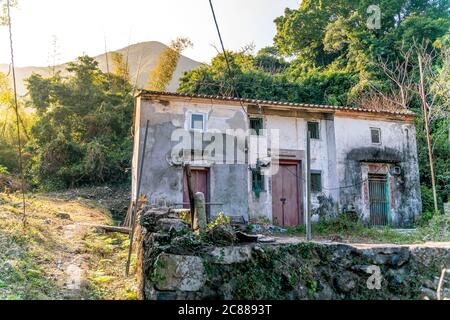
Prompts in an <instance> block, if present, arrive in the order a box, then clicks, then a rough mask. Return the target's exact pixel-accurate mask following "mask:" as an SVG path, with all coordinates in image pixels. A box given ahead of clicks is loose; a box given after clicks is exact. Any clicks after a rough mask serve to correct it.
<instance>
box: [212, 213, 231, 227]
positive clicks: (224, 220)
mask: <svg viewBox="0 0 450 320" xmlns="http://www.w3.org/2000/svg"><path fill="white" fill-rule="evenodd" d="M230 223H231V219H230V217H229V216H226V215H225V213H224V212H218V213H217V215H216V217H215V218H214V220H213V221H211V222H210V223H208V225H207V229H208V230H211V229H212V228H214V227H215V226H218V225H220V224H225V225H227V224H230Z"/></svg>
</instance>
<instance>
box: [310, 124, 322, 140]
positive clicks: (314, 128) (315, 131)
mask: <svg viewBox="0 0 450 320" xmlns="http://www.w3.org/2000/svg"><path fill="white" fill-rule="evenodd" d="M308 132H310V134H311V136H310V137H311V139H320V130H319V122H317V121H308Z"/></svg>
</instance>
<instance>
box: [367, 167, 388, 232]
mask: <svg viewBox="0 0 450 320" xmlns="http://www.w3.org/2000/svg"><path fill="white" fill-rule="evenodd" d="M369 202H370V224H371V225H372V226H387V225H389V224H390V222H391V221H390V218H391V217H390V210H389V207H390V204H389V186H388V183H387V176H386V175H385V174H369Z"/></svg>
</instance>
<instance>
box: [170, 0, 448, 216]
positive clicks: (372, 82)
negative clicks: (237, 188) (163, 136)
mask: <svg viewBox="0 0 450 320" xmlns="http://www.w3.org/2000/svg"><path fill="white" fill-rule="evenodd" d="M370 5H377V6H379V8H380V12H381V20H380V26H379V28H378V27H376V28H369V27H368V26H367V22H368V21H370V19H369V18H370V17H371V13H369V12H368V11H367V9H368V7H369V6H370ZM448 7H449V2H448V1H447V0H444V1H432V2H430V1H426V0H419V1H407V0H402V1H394V0H391V1H349V0H338V1H334V0H326V1H315V0H305V1H302V2H301V4H300V7H299V8H298V9H286V10H285V12H284V15H282V16H281V17H278V18H277V19H276V20H275V25H276V27H277V33H276V35H275V38H274V43H273V46H272V47H268V48H264V49H262V50H260V51H259V52H257V53H256V54H254V53H253V47H252V46H247V47H245V48H243V49H242V50H240V51H238V52H227V55H228V57H229V61H230V67H231V71H228V69H227V67H226V63H225V58H224V55H223V54H218V55H217V56H216V57H215V58H214V59H213V60H212V62H211V64H210V65H202V66H200V67H198V68H197V69H195V70H192V71H190V72H187V73H186V74H185V75H184V76H183V77H182V78H181V83H180V87H179V89H178V91H179V92H183V93H198V94H211V95H228V96H234V95H236V92H235V91H234V89H233V87H235V88H236V91H237V92H238V93H239V95H240V96H241V97H244V98H256V99H263V100H281V101H289V102H304V103H321V104H332V105H348V106H359V105H362V106H364V107H366V108H381V107H385V108H394V107H395V108H398V107H399V106H398V105H400V107H406V108H409V109H411V110H413V111H414V112H416V113H417V114H418V118H417V147H418V155H419V166H420V179H421V183H422V185H423V186H424V188H423V190H425V192H427V191H428V189H429V188H431V175H430V170H429V159H428V150H427V143H426V137H425V132H424V129H423V128H424V119H423V115H422V113H421V102H420V97H419V94H418V91H417V84H418V63H417V60H418V59H417V54H418V51H420V50H419V49H423V50H422V51H423V52H422V54H423V55H424V56H427V57H428V58H429V59H428V60H430V61H428V68H425V69H427V70H428V72H426V74H425V77H426V80H427V81H426V84H425V90H426V91H427V93H430V95H429V96H428V97H427V103H428V105H429V108H431V109H433V110H429V113H430V114H432V116H430V119H429V126H430V131H431V140H432V144H433V146H432V149H433V156H434V164H435V171H436V180H437V190H438V194H439V198H440V201H441V202H442V201H443V202H446V201H448V197H449V194H450V192H449V186H450V180H449V179H450V163H449V161H448V159H449V157H450V141H449V139H448V136H449V132H448V130H449V125H450V122H449V121H450V117H449V113H448V112H449V111H448V105H449V102H450V100H449V99H450V98H449V95H448V92H450V90H449V85H450V78H449V75H448V59H449V54H448V52H449V50H450V42H449V40H450V37H449V27H450V19H449V12H448ZM419 47H421V48H419ZM405 51H409V53H408V55H406V56H405ZM425 60H426V59H425ZM402 66H403V67H405V66H406V67H405V68H404V70H405V77H403V74H401V72H403V71H402V70H403V69H402ZM387 73H389V75H388V74H387ZM392 76H393V78H394V79H396V80H399V79H400V80H401V81H404V82H405V81H406V82H408V85H409V88H408V92H407V95H408V99H405V100H404V101H403V103H399V102H402V101H401V98H402V97H403V96H402V95H401V94H400V93H399V85H398V83H396V82H395V81H394V80H393V79H392ZM405 79H407V80H405ZM427 197H428V194H425V202H424V207H423V211H424V212H426V213H430V212H433V211H434V208H433V206H430V204H429V202H428V201H427ZM428 215H429V216H430V214H428Z"/></svg>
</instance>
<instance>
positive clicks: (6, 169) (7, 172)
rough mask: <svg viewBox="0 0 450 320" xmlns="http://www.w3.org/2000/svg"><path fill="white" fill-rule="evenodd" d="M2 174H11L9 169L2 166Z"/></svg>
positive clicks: (0, 167) (0, 171)
mask: <svg viewBox="0 0 450 320" xmlns="http://www.w3.org/2000/svg"><path fill="white" fill-rule="evenodd" d="M0 173H3V174H9V171H8V168H7V167H5V166H2V165H1V164H0Z"/></svg>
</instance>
